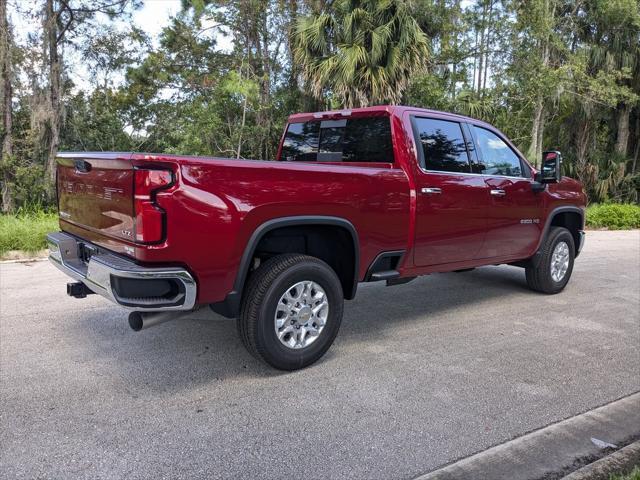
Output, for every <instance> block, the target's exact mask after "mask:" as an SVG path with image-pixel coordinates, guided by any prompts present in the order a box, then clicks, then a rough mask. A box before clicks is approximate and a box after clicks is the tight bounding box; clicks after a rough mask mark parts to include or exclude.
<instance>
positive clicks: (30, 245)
mask: <svg viewBox="0 0 640 480" xmlns="http://www.w3.org/2000/svg"><path fill="white" fill-rule="evenodd" d="M56 230H59V228H58V216H57V215H56V214H55V213H46V212H29V213H18V214H16V215H0V257H1V256H4V255H5V254H6V253H7V252H8V251H9V250H22V251H24V252H27V253H33V252H37V251H39V250H42V249H44V248H46V246H47V244H46V240H45V236H46V234H47V233H49V232H54V231H56Z"/></svg>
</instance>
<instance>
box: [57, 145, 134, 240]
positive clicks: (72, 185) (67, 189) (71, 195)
mask: <svg viewBox="0 0 640 480" xmlns="http://www.w3.org/2000/svg"><path fill="white" fill-rule="evenodd" d="M130 158H131V154H130V153H60V154H59V155H58V175H57V188H58V210H59V214H60V218H61V220H63V221H66V222H69V223H72V224H74V225H77V226H79V227H83V228H85V229H89V230H92V231H94V232H96V233H99V234H102V235H106V236H109V237H112V238H117V239H122V240H128V241H133V240H134V238H135V229H134V222H135V212H134V196H133V189H134V170H133V165H132V163H131V160H130Z"/></svg>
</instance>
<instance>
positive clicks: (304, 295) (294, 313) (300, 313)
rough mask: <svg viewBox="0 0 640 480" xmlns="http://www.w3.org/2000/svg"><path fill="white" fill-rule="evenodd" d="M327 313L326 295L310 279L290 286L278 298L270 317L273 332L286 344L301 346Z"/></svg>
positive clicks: (314, 333) (317, 331)
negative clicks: (273, 314)
mask: <svg viewBox="0 0 640 480" xmlns="http://www.w3.org/2000/svg"><path fill="white" fill-rule="evenodd" d="M328 316H329V299H328V298H327V294H326V293H325V291H324V290H323V289H322V287H321V286H320V285H318V284H317V283H316V282H312V281H310V280H305V281H302V282H298V283H296V284H295V285H292V286H290V287H289V288H288V289H287V290H286V291H285V292H284V294H283V295H282V296H281V297H280V300H279V301H278V306H277V307H276V314H275V319H274V327H275V330H276V335H277V337H278V339H279V340H280V342H282V344H283V345H285V346H287V347H289V348H294V349H298V348H304V347H308V346H309V345H311V344H312V343H313V342H315V340H316V339H317V338H318V336H319V335H320V333H321V332H322V330H323V329H324V326H325V324H326V322H327V317H328Z"/></svg>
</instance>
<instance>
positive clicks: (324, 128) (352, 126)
mask: <svg viewBox="0 0 640 480" xmlns="http://www.w3.org/2000/svg"><path fill="white" fill-rule="evenodd" d="M280 160H284V161H289V162H314V161H317V162H362V163H373V162H382V163H393V143H392V141H391V122H390V119H389V118H388V117H369V118H354V119H340V120H323V121H311V122H305V123H291V124H289V127H288V128H287V133H286V135H285V138H284V143H283V144H282V154H281V155H280Z"/></svg>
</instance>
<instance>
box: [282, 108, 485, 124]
mask: <svg viewBox="0 0 640 480" xmlns="http://www.w3.org/2000/svg"><path fill="white" fill-rule="evenodd" d="M407 110H411V111H418V112H423V113H428V114H437V115H439V116H446V117H450V118H455V119H457V120H466V121H472V122H480V123H485V122H482V121H481V120H478V119H475V118H471V117H466V116H464V115H459V114H457V113H451V112H443V111H441V110H432V109H428V108H420V107H411V106H408V105H376V106H374V107H360V108H343V109H340V110H327V111H324V112H305V113H294V114H293V115H289V119H288V121H289V123H300V122H308V121H310V120H320V119H331V118H344V117H349V116H351V115H353V116H370V115H372V116H376V115H402V114H403V113H404V112H405V111H407Z"/></svg>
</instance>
